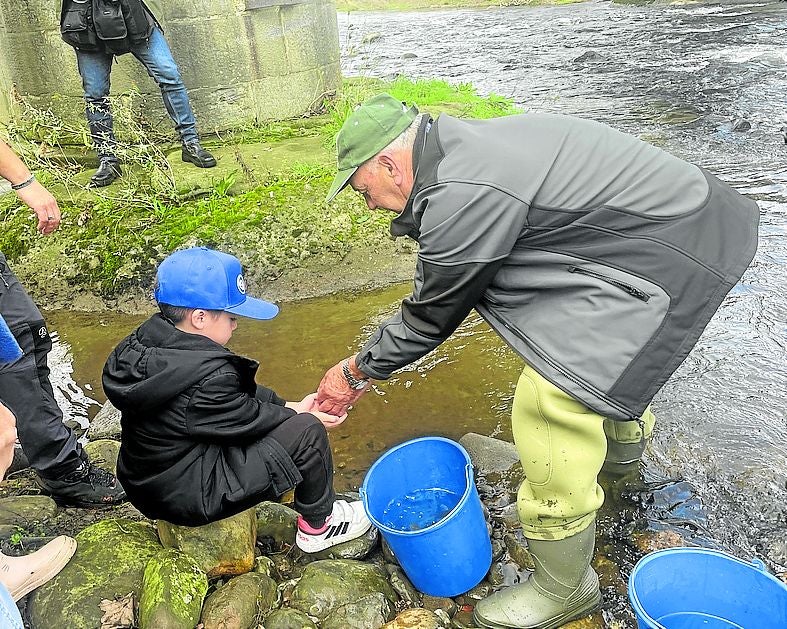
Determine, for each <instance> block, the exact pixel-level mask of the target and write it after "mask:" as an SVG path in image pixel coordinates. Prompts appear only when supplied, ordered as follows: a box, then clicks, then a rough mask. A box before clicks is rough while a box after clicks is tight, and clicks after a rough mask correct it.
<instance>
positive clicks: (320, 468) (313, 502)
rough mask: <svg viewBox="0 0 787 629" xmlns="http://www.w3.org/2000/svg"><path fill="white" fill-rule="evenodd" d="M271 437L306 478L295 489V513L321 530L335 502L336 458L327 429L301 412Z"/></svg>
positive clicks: (274, 431) (313, 418) (276, 430)
mask: <svg viewBox="0 0 787 629" xmlns="http://www.w3.org/2000/svg"><path fill="white" fill-rule="evenodd" d="M268 436H269V437H271V438H272V439H275V440H276V441H277V442H278V443H279V444H280V445H281V446H282V447H283V448H284V449H285V450H286V451H287V454H289V455H290V458H291V459H292V461H293V463H295V467H297V468H298V471H299V472H300V473H301V476H302V477H303V480H302V481H301V482H300V483H298V485H297V486H296V487H295V510H296V511H297V512H298V513H300V514H301V515H302V516H303V518H304V519H305V520H306V521H307V522H308V523H309V524H310V525H311V526H313V527H315V528H320V527H322V526H323V525H324V524H325V518H327V517H328V516H329V515H330V514H331V509H332V508H333V502H334V500H336V494H335V493H334V490H333V455H332V453H331V446H330V443H329V442H328V433H327V431H326V430H325V426H323V425H322V424H321V423H320V422H319V420H318V419H317V418H316V417H314V415H310V414H308V413H301V414H300V415H295V416H293V417H291V418H290V419H288V420H287V421H286V422H284V423H283V424H280V425H279V426H277V427H276V428H274V429H273V430H271V431H270V433H268Z"/></svg>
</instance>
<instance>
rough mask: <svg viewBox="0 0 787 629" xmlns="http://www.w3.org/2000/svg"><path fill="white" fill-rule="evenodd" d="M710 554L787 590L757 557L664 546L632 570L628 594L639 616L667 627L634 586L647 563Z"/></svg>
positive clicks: (707, 549) (705, 549)
mask: <svg viewBox="0 0 787 629" xmlns="http://www.w3.org/2000/svg"><path fill="white" fill-rule="evenodd" d="M678 554H680V555H710V556H713V557H718V558H721V559H728V560H732V561H735V562H736V563H739V564H741V565H743V566H745V567H747V568H751V569H753V570H756V571H757V572H759V573H761V574H762V576H764V577H766V578H767V579H769V580H770V581H772V582H773V583H776V584H777V585H778V586H780V587H781V588H782V589H784V590H785V591H787V584H786V583H782V582H781V581H780V580H779V579H777V578H776V577H775V576H774V575H772V574H771V573H770V572H769V571H768V569H767V568H766V567H765V564H764V563H763V562H762V561H761V560H760V559H757V558H756V557H755V558H754V559H752V560H751V561H746V560H744V559H741V558H740V557H736V556H735V555H733V554H731V553H728V552H726V551H723V550H715V549H711V548H699V547H696V546H674V547H672V548H662V549H661V550H655V551H653V552H651V553H648V554H647V555H645V556H644V557H642V558H641V559H640V560H639V561H638V562H637V563H636V565H635V566H634V569H633V570H632V571H631V574H630V575H629V578H628V595H629V601H630V602H631V606H632V607H633V608H634V611H635V612H636V614H637V615H638V616H641V617H642V618H644V619H645V620H647V621H648V622H651V623H653V625H654V627H656V629H666V628H665V627H664V625H662V624H661V623H660V622H659V621H658V620H656V619H655V618H653V616H651V615H650V614H649V613H648V612H647V611H645V608H644V606H643V605H642V602H641V601H640V600H639V596H638V595H637V589H636V587H635V586H634V579H635V577H636V576H637V574H638V573H639V572H640V571H641V570H642V569H644V567H645V566H646V565H648V564H649V563H651V562H653V561H656V560H658V559H661V558H663V557H664V556H666V555H678Z"/></svg>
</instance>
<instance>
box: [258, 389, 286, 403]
mask: <svg viewBox="0 0 787 629" xmlns="http://www.w3.org/2000/svg"><path fill="white" fill-rule="evenodd" d="M254 397H255V398H257V399H258V400H260V401H261V402H270V403H271V404H277V405H278V406H284V405H285V404H286V403H287V400H285V399H284V398H283V397H279V396H278V395H277V394H276V391H273V390H272V389H269V388H267V387H264V386H262V385H261V384H258V385H257V392H256V393H255V394H254Z"/></svg>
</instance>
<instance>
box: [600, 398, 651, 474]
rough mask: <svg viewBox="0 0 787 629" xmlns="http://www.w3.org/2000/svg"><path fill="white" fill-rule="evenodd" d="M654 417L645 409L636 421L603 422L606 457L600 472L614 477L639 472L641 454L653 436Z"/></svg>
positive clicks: (609, 420)
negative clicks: (605, 438) (605, 437)
mask: <svg viewBox="0 0 787 629" xmlns="http://www.w3.org/2000/svg"><path fill="white" fill-rule="evenodd" d="M655 423H656V417H655V416H654V415H653V412H652V411H651V410H650V406H648V408H646V409H645V412H644V413H643V414H642V417H640V418H639V419H638V420H636V421H628V422H621V421H615V420H611V419H605V420H604V434H606V436H607V456H606V457H605V459H604V465H603V466H602V468H601V469H602V471H604V472H606V473H607V474H612V475H614V476H625V475H626V474H629V473H630V472H633V471H638V470H639V462H640V459H642V454H643V453H644V452H645V448H646V447H647V445H648V443H649V442H650V438H651V436H652V435H653V426H654V425H655Z"/></svg>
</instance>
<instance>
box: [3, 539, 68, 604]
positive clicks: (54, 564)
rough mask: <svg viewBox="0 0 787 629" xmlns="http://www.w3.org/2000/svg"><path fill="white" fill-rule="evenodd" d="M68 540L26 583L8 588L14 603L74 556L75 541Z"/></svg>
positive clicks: (41, 583) (64, 565) (50, 577)
mask: <svg viewBox="0 0 787 629" xmlns="http://www.w3.org/2000/svg"><path fill="white" fill-rule="evenodd" d="M68 539H69V542H68V543H67V544H65V545H64V546H63V547H62V548H61V549H60V551H58V553H57V554H56V555H55V556H54V557H53V558H52V560H51V562H50V564H49V565H47V566H46V568H45V569H42V571H41V572H40V573H38V574H36V575H35V577H34V578H33V579H31V580H30V581H28V582H26V583H22V584H21V585H18V586H17V587H15V588H11V589H9V592H10V594H11V598H12V599H14V602H15V603H16V602H17V601H18V600H19V599H21V598H23V597H25V596H27V595H28V594H30V592H32V591H33V590H35V589H36V588H37V587H40V586H42V585H44V583H46V582H47V581H49V580H50V579H52V578H54V577H55V576H56V575H57V574H58V573H59V572H60V571H61V570H62V569H63V568H65V567H66V564H67V563H68V562H69V561H71V557H73V556H74V553H75V552H76V549H77V542H76V540H75V539H73V538H68Z"/></svg>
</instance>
